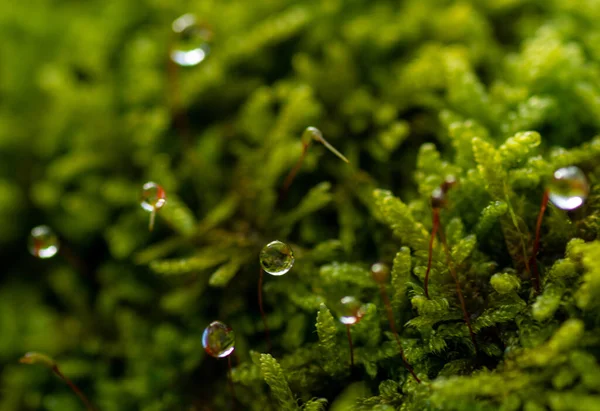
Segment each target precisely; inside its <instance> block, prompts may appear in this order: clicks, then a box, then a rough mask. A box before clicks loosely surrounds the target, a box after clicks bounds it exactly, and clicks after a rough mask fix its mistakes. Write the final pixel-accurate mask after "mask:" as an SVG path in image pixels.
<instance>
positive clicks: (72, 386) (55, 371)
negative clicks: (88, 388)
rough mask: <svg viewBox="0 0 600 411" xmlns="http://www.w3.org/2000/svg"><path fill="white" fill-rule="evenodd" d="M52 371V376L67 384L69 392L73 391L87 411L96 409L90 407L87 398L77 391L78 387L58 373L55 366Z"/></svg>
mask: <svg viewBox="0 0 600 411" xmlns="http://www.w3.org/2000/svg"><path fill="white" fill-rule="evenodd" d="M52 371H53V372H54V374H56V375H57V376H59V377H60V378H61V379H62V380H63V381H64V382H66V383H67V385H68V386H69V387H70V388H71V390H73V392H74V393H75V394H77V396H78V397H79V399H80V400H81V402H83V403H84V405H85V408H86V409H87V410H88V411H95V410H96V408H94V406H93V405H92V403H91V402H90V400H88V399H87V397H86V396H85V394H84V393H83V392H81V390H80V389H79V387H77V386H76V385H75V384H74V383H73V382H72V381H71V380H70V379H69V378H68V377H67V376H65V375H64V374H63V373H62V372H60V370H59V369H58V366H57V365H54V366H53V367H52Z"/></svg>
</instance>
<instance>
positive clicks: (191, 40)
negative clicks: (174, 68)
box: [171, 13, 212, 67]
mask: <svg viewBox="0 0 600 411" xmlns="http://www.w3.org/2000/svg"><path fill="white" fill-rule="evenodd" d="M171 27H172V29H173V33H174V35H175V37H174V41H173V45H172V46H171V60H173V62H175V63H176V64H178V65H180V66H184V67H190V66H195V65H197V64H200V63H201V62H202V61H203V60H204V59H205V58H206V56H207V55H208V53H209V52H210V47H209V44H210V40H211V39H212V31H211V30H210V29H209V28H208V27H206V26H202V25H200V24H198V21H197V19H196V16H194V15H193V14H191V13H188V14H184V15H183V16H181V17H179V18H177V19H176V20H175V21H173V24H172V26H171Z"/></svg>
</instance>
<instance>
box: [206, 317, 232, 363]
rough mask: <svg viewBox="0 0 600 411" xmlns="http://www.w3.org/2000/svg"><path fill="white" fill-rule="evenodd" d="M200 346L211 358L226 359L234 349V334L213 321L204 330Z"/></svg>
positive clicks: (226, 327) (222, 324)
mask: <svg viewBox="0 0 600 411" xmlns="http://www.w3.org/2000/svg"><path fill="white" fill-rule="evenodd" d="M202 346H203V347H204V351H206V353H207V354H208V355H210V356H212V357H215V358H224V357H227V356H228V355H229V354H231V353H232V352H233V349H234V348H235V347H234V346H235V333H234V332H233V330H232V329H231V328H229V327H228V326H227V325H225V324H224V323H222V322H221V321H213V322H212V323H210V325H209V326H208V327H206V328H205V329H204V333H203V334H202Z"/></svg>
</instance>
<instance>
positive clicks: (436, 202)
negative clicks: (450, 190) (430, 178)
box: [431, 187, 447, 208]
mask: <svg viewBox="0 0 600 411" xmlns="http://www.w3.org/2000/svg"><path fill="white" fill-rule="evenodd" d="M446 203H447V198H446V192H445V191H444V190H443V189H442V187H437V188H436V189H435V190H433V192H432V193H431V207H432V208H443V207H445V206H446Z"/></svg>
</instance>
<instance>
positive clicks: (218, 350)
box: [202, 321, 235, 401]
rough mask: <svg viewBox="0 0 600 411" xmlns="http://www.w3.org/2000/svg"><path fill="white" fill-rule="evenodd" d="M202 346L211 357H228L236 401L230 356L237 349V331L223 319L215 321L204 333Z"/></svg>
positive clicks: (230, 385)
mask: <svg viewBox="0 0 600 411" xmlns="http://www.w3.org/2000/svg"><path fill="white" fill-rule="evenodd" d="M202 346H203V347H204V351H206V353H207V354H208V355H210V356H211V357H215V358H225V357H227V366H228V368H229V373H228V376H227V379H228V380H229V388H230V389H231V395H232V396H233V399H234V401H235V388H234V386H233V378H232V375H231V374H232V367H231V356H230V354H231V353H232V352H233V350H234V349H235V333H234V332H233V330H232V329H231V328H230V327H228V326H227V325H226V324H224V323H222V322H221V321H213V322H212V323H210V324H209V325H208V327H206V328H205V329H204V332H203V333H202Z"/></svg>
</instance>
